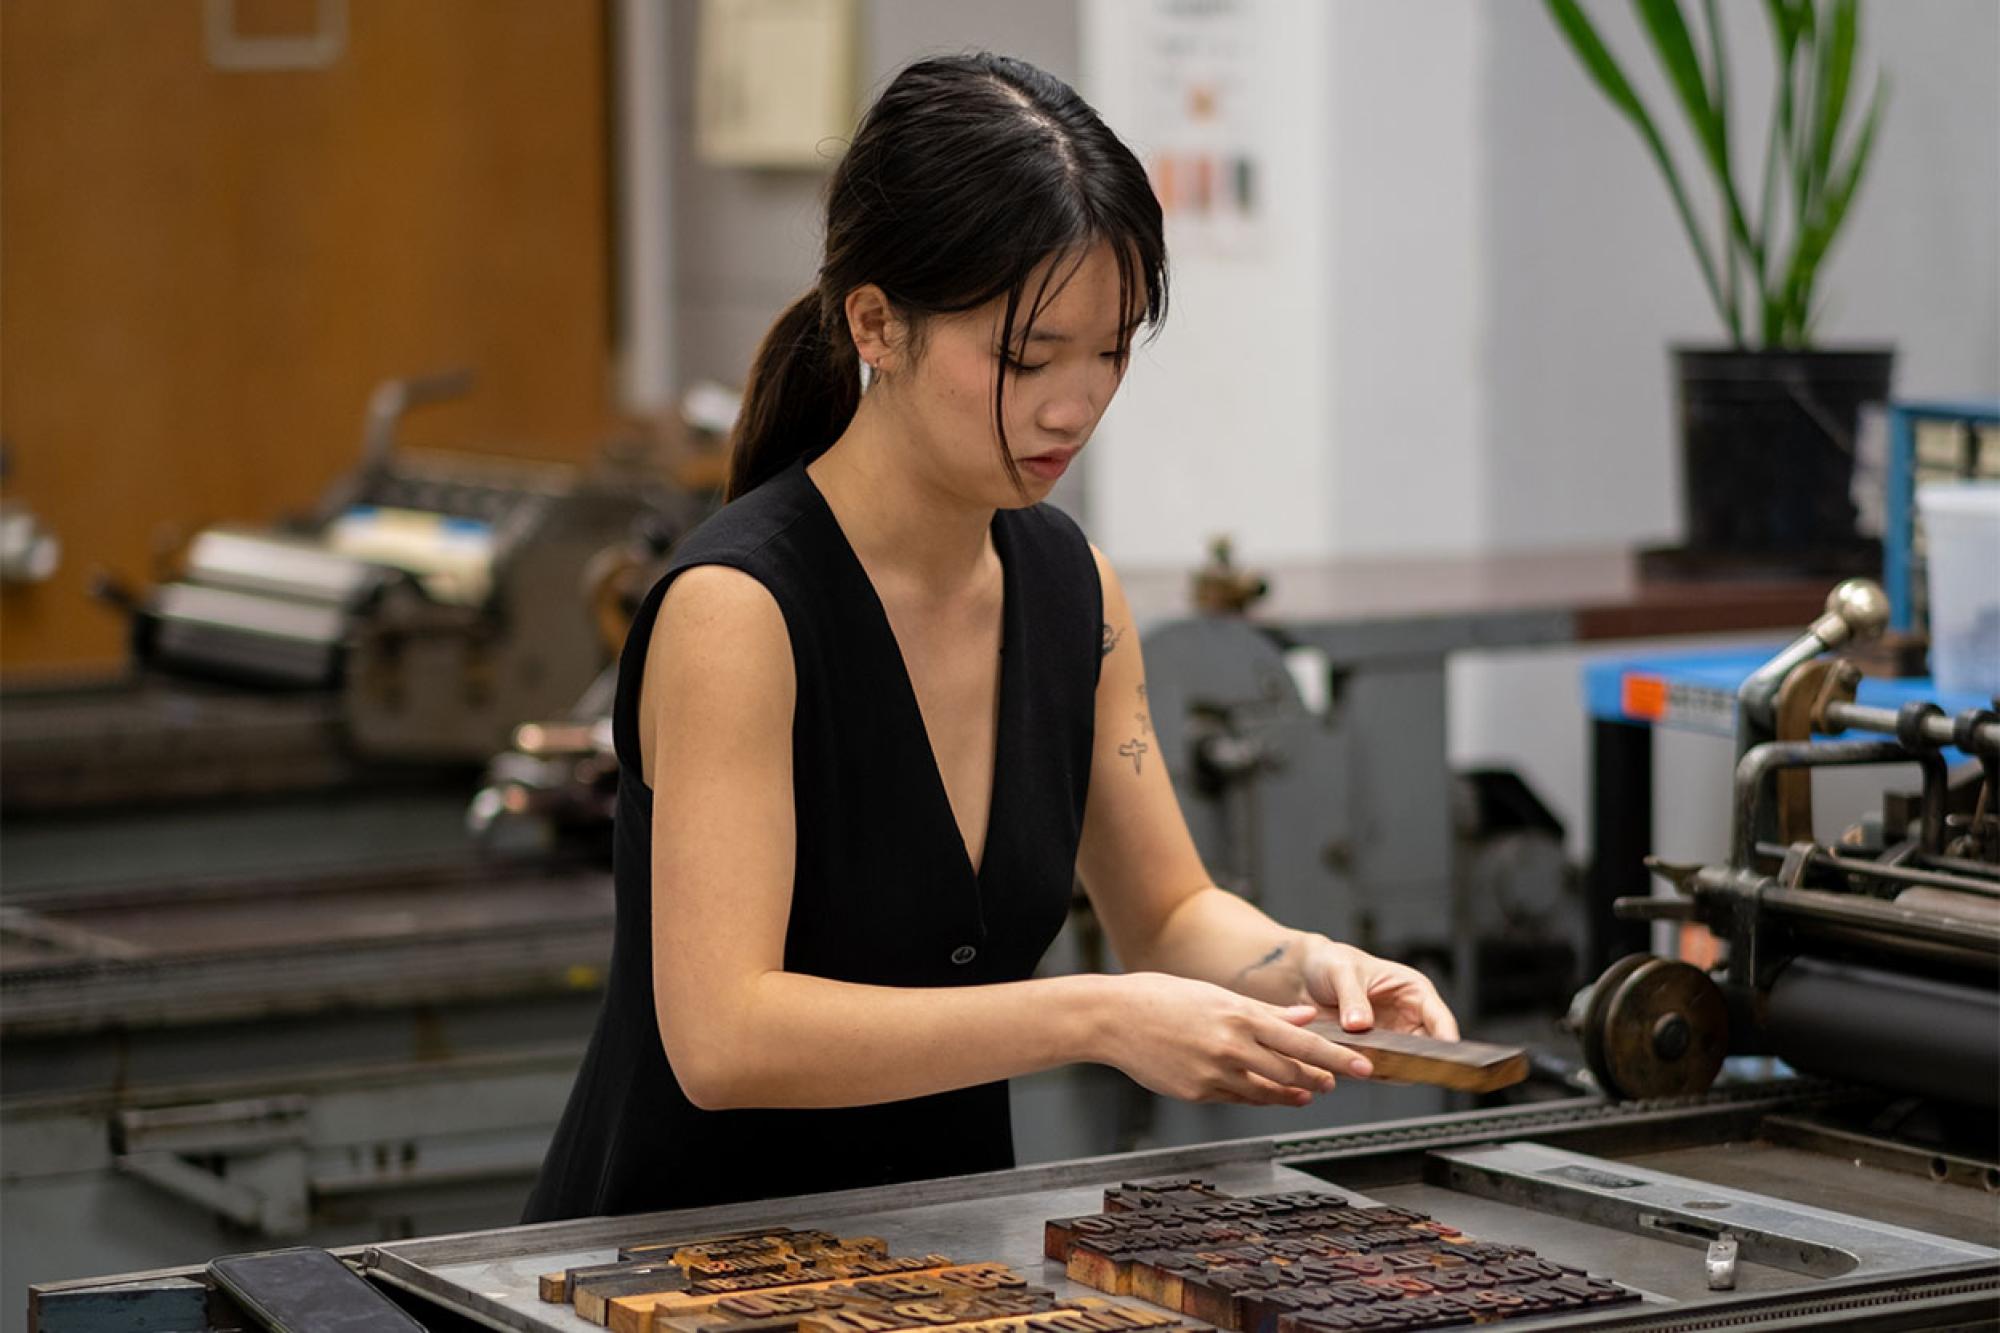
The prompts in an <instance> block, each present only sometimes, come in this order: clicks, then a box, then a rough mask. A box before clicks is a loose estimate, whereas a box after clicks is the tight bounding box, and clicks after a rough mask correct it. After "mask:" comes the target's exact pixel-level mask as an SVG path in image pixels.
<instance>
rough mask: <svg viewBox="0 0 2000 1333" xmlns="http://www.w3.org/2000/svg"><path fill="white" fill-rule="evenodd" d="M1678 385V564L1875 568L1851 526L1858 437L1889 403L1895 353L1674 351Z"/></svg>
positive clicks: (1871, 543) (1875, 551)
mask: <svg viewBox="0 0 2000 1333" xmlns="http://www.w3.org/2000/svg"><path fill="white" fill-rule="evenodd" d="M1673 358H1674V373H1675V377H1676V380H1677V382H1678V386H1679V400H1680V427H1681V460H1682V495H1683V497H1684V500H1685V504H1686V512H1687V533H1688V538H1687V545H1686V547H1685V548H1683V550H1682V551H1681V552H1680V554H1681V555H1682V556H1683V557H1684V559H1683V561H1682V563H1695V564H1708V565H1715V566H1726V565H1740V566H1744V567H1746V568H1751V569H1758V568H1762V569H1767V570H1769V571H1772V572H1777V571H1786V572H1799V573H1830V574H1847V573H1854V572H1861V573H1873V572H1875V571H1876V570H1877V569H1879V562H1880V558H1881V548H1880V544H1879V543H1878V542H1877V541H1876V540H1875V539H1874V538H1870V537H1864V536H1862V535H1861V534H1860V533H1859V532H1857V531H1856V529H1855V508H1854V500H1853V498H1852V496H1851V494H1850V487H1851V486H1852V484H1853V480H1854V451H1855V436H1856V433H1857V430H1858V427H1859V421H1860V415H1861V406H1862V404H1864V403H1881V402H1886V401H1887V400H1888V398H1889V385H1890V379H1891V376H1892V374H1893V373H1894V367H1895V359H1896V353H1895V350H1894V349H1893V348H1887V347H1868V348H1854V349H1842V350H1838V351H1799V350H1787V351H1762V352H1753V351H1741V350H1733V349H1713V348H1697V347H1677V348H1675V349H1673Z"/></svg>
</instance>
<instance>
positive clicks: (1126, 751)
mask: <svg viewBox="0 0 2000 1333" xmlns="http://www.w3.org/2000/svg"><path fill="white" fill-rule="evenodd" d="M1152 748H1153V747H1152V746H1150V745H1148V744H1146V742H1144V741H1142V740H1140V739H1139V738H1138V737H1137V736H1134V737H1133V738H1132V739H1131V740H1129V741H1126V742H1125V743H1124V744H1123V745H1121V746H1119V747H1118V753H1119V754H1122V755H1124V756H1125V757H1126V758H1127V759H1130V760H1131V761H1132V771H1133V772H1134V773H1137V772H1138V771H1139V769H1140V766H1141V760H1142V759H1143V758H1144V757H1145V754H1146V751H1148V750H1150V749H1152Z"/></svg>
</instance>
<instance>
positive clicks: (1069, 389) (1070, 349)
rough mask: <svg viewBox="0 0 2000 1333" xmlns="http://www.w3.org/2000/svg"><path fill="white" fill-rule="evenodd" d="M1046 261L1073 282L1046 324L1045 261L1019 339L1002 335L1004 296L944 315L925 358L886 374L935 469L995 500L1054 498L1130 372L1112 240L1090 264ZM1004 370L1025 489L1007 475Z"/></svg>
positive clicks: (931, 330) (936, 320)
mask: <svg viewBox="0 0 2000 1333" xmlns="http://www.w3.org/2000/svg"><path fill="white" fill-rule="evenodd" d="M1072 264H1075V269H1074V272H1071V273H1068V277H1067V281H1066V282H1065V281H1064V278H1065V273H1066V272H1067V270H1069V268H1070V266H1071V265H1072ZM1045 267H1052V268H1053V269H1054V279H1053V280H1054V281H1055V282H1062V283H1063V284H1064V285H1063V287H1062V289H1061V290H1060V291H1053V292H1052V293H1051V294H1050V296H1049V297H1048V298H1047V300H1046V302H1045V303H1044V304H1043V306H1042V309H1041V313H1040V314H1039V315H1038V316H1037V317H1036V319H1035V324H1034V328H1033V329H1024V328H1023V327H1022V326H1023V325H1024V324H1025V323H1026V322H1027V307H1028V304H1029V302H1030V301H1031V300H1032V299H1033V297H1034V293H1035V291H1036V290H1037V288H1038V287H1039V286H1040V285H1041V281H1042V276H1043V275H1042V272H1039V271H1038V272H1037V273H1036V274H1035V275H1034V276H1033V277H1032V278H1030V280H1029V282H1028V286H1027V290H1026V292H1025V293H1024V294H1023V297H1022V301H1021V305H1020V308H1019V310H1018V311H1017V312H1016V314H1015V327H1014V345H1013V346H1012V347H1011V348H1007V347H1002V346H1001V342H1000V332H1001V324H1002V321H1003V320H1004V319H1005V316H1006V301H1005V299H1004V298H1003V299H1001V300H997V301H994V302H992V303H991V304H989V305H986V306H982V307H980V308H978V309H976V310H968V311H963V312H960V313H958V314H953V315H939V316H934V317H932V318H931V319H930V321H929V322H928V323H927V325H926V326H925V329H924V337H923V341H922V345H921V348H920V350H919V354H918V356H917V358H916V361H915V364H914V365H913V366H911V367H910V369H909V370H907V371H906V372H905V373H904V374H902V375H896V374H894V373H892V374H891V375H890V376H889V377H888V379H887V380H886V381H885V382H884V383H883V384H882V388H884V389H891V390H892V392H894V398H895V403H896V406H897V408H898V411H899V415H902V416H903V417H904V418H905V420H906V421H907V423H908V425H909V426H910V428H911V429H910V435H911V443H912V444H913V445H914V446H915V447H916V448H917V449H918V450H919V452H920V454H921V456H922V459H923V464H924V465H925V466H926V469H927V470H931V469H935V470H936V472H937V479H938V481H939V482H940V483H941V484H943V485H944V486H946V487H948V488H949V489H950V490H951V491H952V492H953V493H955V494H962V495H964V496H965V497H966V498H967V499H968V500H975V501H976V502H978V503H980V504H983V505H991V506H993V507H994V508H1014V507H1017V506H1019V505H1022V504H1024V503H1025V504H1033V503H1035V502H1037V501H1039V500H1042V499H1044V498H1046V497H1047V495H1048V493H1049V491H1050V490H1051V489H1052V488H1053V487H1054V486H1055V484H1056V481H1057V480H1058V479H1059V478H1061V476H1062V475H1063V473H1064V472H1065V471H1066V470H1068V468H1069V467H1070V466H1071V465H1072V462H1073V460H1074V459H1075V457H1076V454H1077V451H1078V450H1080V449H1082V448H1083V446H1084V444H1085V443H1086V442H1087V441H1088V440H1089V439H1090V435H1091V432H1092V431H1094V430H1095V429H1096V428H1097V422H1098V418H1100V417H1102V416H1103V415H1104V409H1105V408H1106V407H1107V406H1109V405H1110V402H1111V396H1112V394H1114V393H1116V392H1117V390H1118V383H1119V380H1120V379H1121V378H1122V377H1123V374H1124V369H1123V366H1122V365H1121V364H1120V360H1119V356H1118V345H1119V333H1120V327H1119V326H1120V324H1121V323H1122V321H1123V316H1124V312H1123V311H1122V310H1121V309H1120V308H1119V304H1118V294H1119V293H1118V261H1117V257H1116V256H1115V255H1114V253H1113V252H1112V249H1111V247H1110V246H1109V245H1108V244H1100V245H1098V246H1096V247H1095V248H1093V249H1092V250H1090V251H1089V252H1088V253H1087V254H1085V256H1084V257H1083V260H1082V262H1081V263H1077V262H1076V261H1075V260H1074V259H1073V258H1071V257H1068V256H1064V257H1062V258H1060V259H1058V260H1055V261H1052V262H1051V264H1050V265H1048V266H1045ZM1024 334H1025V337H1024ZM1001 373H1004V374H1005V375H1006V381H1007V382H1006V393H1005V398H1004V400H1003V411H1004V414H1005V421H1006V426H1007V450H1008V452H1009V453H1010V454H1012V455H1013V458H1014V463H1015V466H1016V467H1017V468H1018V469H1019V471H1020V476H1021V482H1022V485H1023V487H1024V488H1025V490H1026V497H1025V499H1024V498H1023V495H1022V493H1021V492H1020V491H1017V490H1016V489H1015V487H1014V483H1013V481H1012V480H1011V479H1010V478H1009V477H1008V475H1007V469H1006V466H1005V465H1004V464H1003V463H1002V461H1001V458H1000V447H999V440H998V438H997V437H996V435H995V433H994V429H993V385H994V377H995V375H996V374H1001Z"/></svg>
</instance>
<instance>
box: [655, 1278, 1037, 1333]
mask: <svg viewBox="0 0 2000 1333" xmlns="http://www.w3.org/2000/svg"><path fill="white" fill-rule="evenodd" d="M977 1280H979V1281H980V1285H979V1286H976V1287H972V1286H961V1285H958V1284H956V1283H952V1282H945V1281H941V1280H939V1279H938V1278H937V1277H934V1276H915V1277H895V1278H871V1279H868V1280H866V1281H862V1282H844V1283H837V1284H835V1285H833V1286H829V1287H817V1288H810V1289H804V1290H783V1289H780V1290H777V1291H770V1292H762V1293H752V1294H750V1295H747V1296H727V1297H724V1298H723V1299H721V1300H719V1301H717V1302H715V1304H714V1305H712V1306H710V1307H709V1308H708V1309H707V1310H706V1311H703V1312H701V1313H697V1314H691V1315H685V1316H667V1315H662V1314H659V1313H657V1312H656V1313H655V1315H654V1318H653V1333H748V1330H750V1329H752V1328H762V1327H764V1326H766V1325H768V1324H770V1323H771V1322H772V1321H773V1320H778V1321H781V1322H785V1325H786V1327H791V1326H792V1325H794V1324H796V1323H797V1322H798V1321H799V1320H800V1319H802V1318H810V1317H812V1316H815V1315H818V1314H820V1313H822V1312H827V1311H843V1310H852V1311H893V1310H901V1309H905V1308H909V1309H915V1308H919V1307H921V1308H924V1309H926V1310H929V1309H934V1308H935V1307H940V1306H954V1305H956V1306H966V1307H972V1306H981V1307H982V1308H984V1307H983V1304H982V1303H991V1304H992V1305H994V1306H995V1307H996V1308H998V1307H1004V1311H1003V1312H1005V1313H1015V1314H1021V1313H1029V1312H1032V1311H1033V1310H1037V1309H1043V1308H1049V1307H1050V1306H1051V1305H1052V1304H1053V1303H1054V1301H1055V1293H1054V1292H1052V1291H1050V1290H1048V1289H1047V1288H1045V1287H1030V1286H1028V1285H1027V1279H1025V1278H1022V1277H1020V1275H1018V1274H1016V1273H1013V1272H1011V1271H1009V1270H1001V1272H1000V1273H997V1274H993V1275H986V1274H981V1275H980V1278H979V1279H977ZM1016 1307H1019V1308H1016ZM988 1317H994V1316H988ZM955 1322H966V1321H964V1320H958V1321H955ZM898 1327H904V1325H898Z"/></svg>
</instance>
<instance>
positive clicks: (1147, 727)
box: [1132, 713, 1153, 736]
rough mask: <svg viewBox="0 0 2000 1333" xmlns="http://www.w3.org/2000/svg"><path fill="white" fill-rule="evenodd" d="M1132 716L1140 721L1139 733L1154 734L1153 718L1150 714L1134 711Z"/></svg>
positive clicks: (1144, 734)
mask: <svg viewBox="0 0 2000 1333" xmlns="http://www.w3.org/2000/svg"><path fill="white" fill-rule="evenodd" d="M1132 716H1133V717H1135V718H1137V719H1138V721H1139V734H1140V735H1141V736H1150V735H1152V734H1153V719H1152V718H1151V717H1150V716H1149V715H1147V714H1145V713H1134V714H1132Z"/></svg>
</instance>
